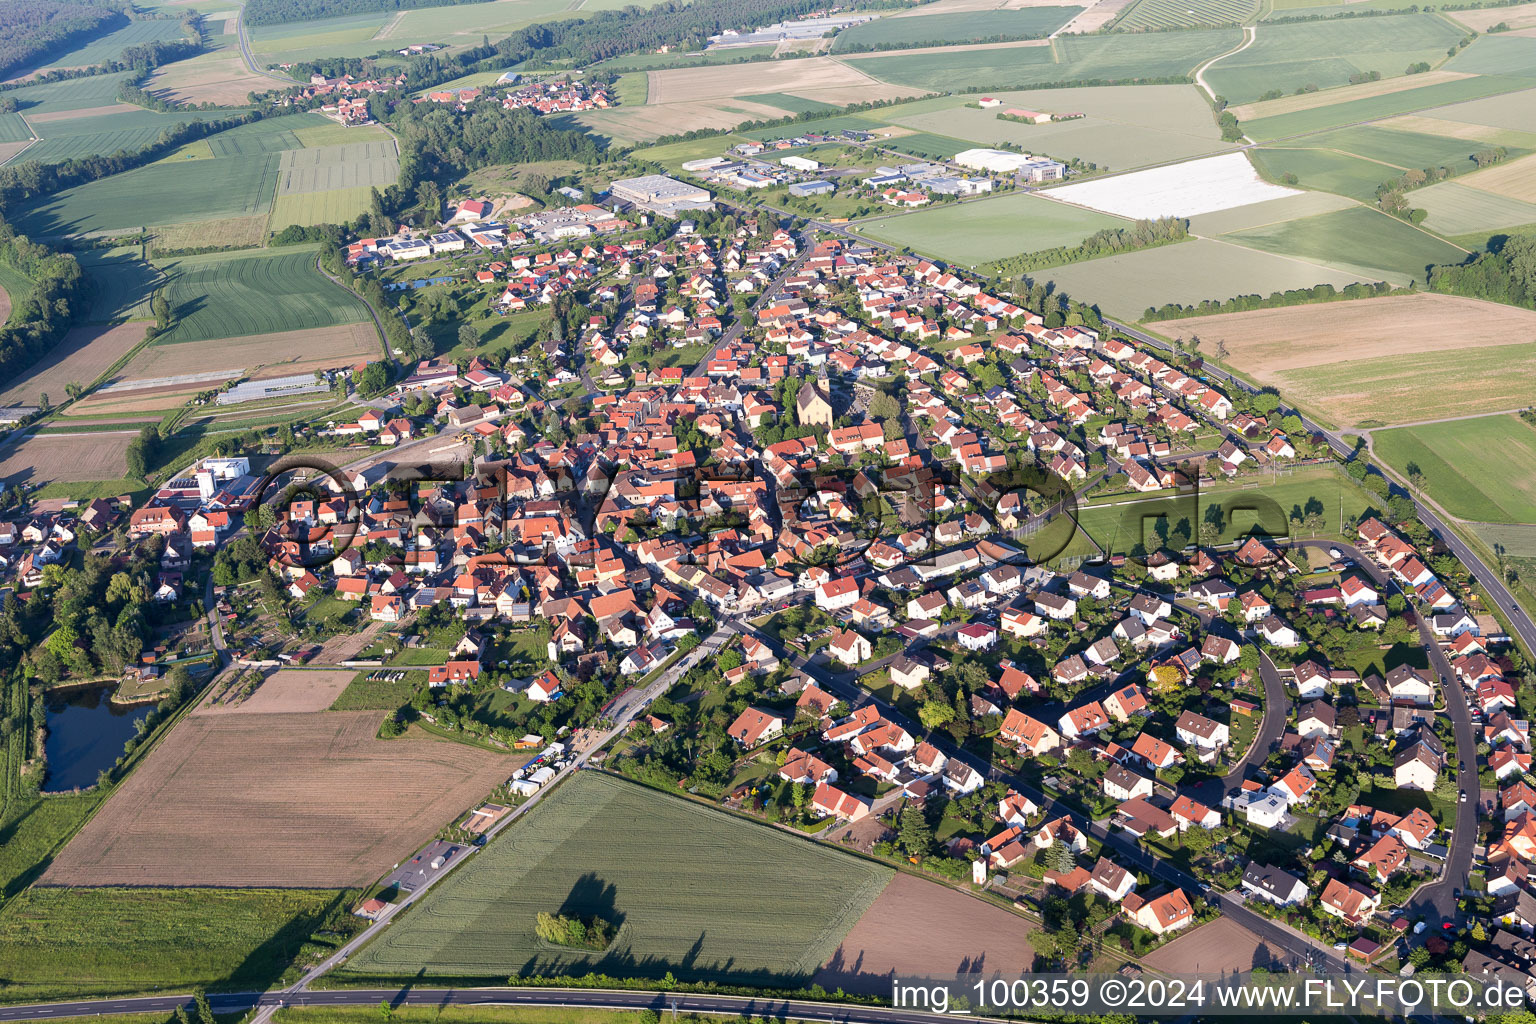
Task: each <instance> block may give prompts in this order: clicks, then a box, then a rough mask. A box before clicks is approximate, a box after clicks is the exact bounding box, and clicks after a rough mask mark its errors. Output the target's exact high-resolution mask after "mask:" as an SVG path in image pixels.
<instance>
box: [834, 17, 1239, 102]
mask: <svg viewBox="0 0 1536 1024" xmlns="http://www.w3.org/2000/svg"><path fill="white" fill-rule="evenodd" d="M1241 39H1242V33H1241V31H1240V30H1239V29H1235V28H1221V29H1191V30H1189V31H1186V32H1152V33H1147V34H1144V35H1123V34H1108V35H1084V36H1077V35H1067V36H1062V37H1060V38H1058V39H1057V40H1055V42H1054V44H1053V45H1052V46H1048V47H1047V46H1016V47H1003V48H998V49H987V50H959V51H949V52H945V51H942V50H938V51H935V52H933V53H932V54H907V55H903V56H900V57H879V56H875V57H851V56H850V58H849V62H850V66H851V67H853V68H856V69H857V70H859V71H863V72H865V73H866V74H870V75H873V76H875V77H876V78H879V79H881V80H883V81H887V82H892V83H894V84H896V85H910V86H915V87H918V88H924V89H934V90H939V91H946V90H953V89H956V88H961V87H964V86H980V87H988V88H1009V87H1012V88H1018V89H1027V88H1029V87H1030V86H1037V85H1045V84H1049V83H1054V82H1084V81H1091V80H1096V79H1097V80H1102V81H1106V82H1117V83H1129V82H1134V81H1136V80H1145V79H1149V78H1169V77H1177V76H1181V75H1189V74H1191V73H1192V72H1193V71H1194V69H1195V67H1196V66H1197V65H1199V64H1201V63H1202V62H1204V61H1207V60H1209V59H1210V58H1212V57H1215V56H1217V55H1218V54H1222V53H1225V52H1226V51H1228V50H1230V49H1232V48H1233V47H1234V46H1236V45H1237V44H1238V42H1239V41H1240V40H1241Z"/></svg>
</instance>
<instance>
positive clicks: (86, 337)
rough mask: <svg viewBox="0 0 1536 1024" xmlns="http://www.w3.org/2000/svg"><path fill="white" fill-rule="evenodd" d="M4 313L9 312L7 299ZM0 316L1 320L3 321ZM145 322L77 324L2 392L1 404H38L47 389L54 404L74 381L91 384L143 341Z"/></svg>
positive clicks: (61, 398) (0, 393)
mask: <svg viewBox="0 0 1536 1024" xmlns="http://www.w3.org/2000/svg"><path fill="white" fill-rule="evenodd" d="M5 305H6V307H7V308H6V310H5V312H7V313H8V312H10V310H9V306H10V303H9V302H6V304H5ZM4 319H5V318H4V317H3V316H0V322H3V321H4ZM148 326H149V325H148V324H147V323H145V322H142V321H141V322H139V323H126V324H119V325H118V326H117V327H76V328H74V329H72V330H71V331H70V332H69V333H68V334H66V335H65V336H64V340H63V341H62V342H60V343H59V344H58V345H56V346H54V349H53V351H52V352H49V353H48V355H47V356H45V357H44V358H43V361H42V362H41V363H39V364H38V365H37V366H35V367H33V368H32V369H31V371H30V372H28V373H27V375H26V376H25V377H23V378H22V379H21V380H18V381H17V382H16V383H14V384H12V385H11V386H10V387H8V388H6V389H5V390H4V391H3V392H0V405H23V404H27V405H30V404H35V403H36V402H37V396H38V394H39V393H41V392H44V391H46V392H47V393H48V397H49V398H50V399H52V400H53V401H54V402H55V403H58V402H62V401H64V388H65V387H66V386H67V385H68V384H70V383H71V382H77V383H80V384H89V383H91V381H93V380H95V379H96V378H97V377H99V376H101V375H102V374H103V373H105V372H106V370H107V369H108V367H110V366H111V365H112V364H113V363H115V362H117V361H118V360H119V359H121V358H122V357H123V356H124V355H126V354H127V353H128V352H129V350H131V349H132V348H133V346H135V345H137V344H138V343H139V342H141V341H143V340H144V331H145V329H146V328H147V327H148Z"/></svg>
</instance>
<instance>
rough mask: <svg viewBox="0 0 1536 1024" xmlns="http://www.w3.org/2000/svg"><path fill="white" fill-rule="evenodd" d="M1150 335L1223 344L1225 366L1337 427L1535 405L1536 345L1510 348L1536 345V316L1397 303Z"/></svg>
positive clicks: (1454, 303)
mask: <svg viewBox="0 0 1536 1024" xmlns="http://www.w3.org/2000/svg"><path fill="white" fill-rule="evenodd" d="M1155 329H1156V330H1157V331H1158V332H1159V333H1160V334H1164V335H1166V336H1168V337H1171V338H1179V337H1188V336H1190V335H1192V334H1198V335H1199V336H1200V337H1201V339H1203V341H1204V343H1205V344H1208V345H1211V346H1214V345H1215V344H1216V343H1217V342H1218V341H1220V342H1221V343H1223V344H1224V345H1225V346H1226V348H1227V351H1228V353H1229V354H1228V356H1227V359H1226V361H1227V363H1229V364H1230V365H1231V366H1233V367H1234V368H1236V369H1238V370H1241V371H1243V372H1245V373H1247V374H1248V375H1249V376H1250V377H1252V378H1253V379H1254V380H1256V381H1258V382H1259V383H1260V384H1273V385H1277V386H1279V387H1280V388H1281V390H1282V393H1284V394H1287V395H1291V396H1292V397H1293V398H1294V400H1295V401H1296V402H1297V404H1299V405H1300V406H1301V407H1302V408H1303V409H1309V410H1311V411H1313V412H1315V413H1317V414H1318V415H1319V416H1321V417H1323V418H1324V419H1325V420H1328V421H1330V422H1332V423H1334V424H1337V425H1340V426H1347V425H1351V424H1361V423H1376V424H1378V425H1379V424H1392V423H1405V422H1413V421H1419V420H1426V419H1435V418H1439V417H1444V416H1464V415H1469V414H1475V413H1479V412H1486V411H1488V410H1489V409H1514V408H1519V407H1521V406H1525V405H1530V404H1532V402H1533V401H1536V385H1533V383H1532V381H1533V379H1536V378H1533V377H1532V373H1533V372H1536V344H1533V343H1530V342H1526V343H1524V344H1508V343H1507V342H1506V341H1505V339H1511V338H1530V337H1532V336H1533V335H1536V313H1533V312H1531V311H1529V310H1522V309H1518V308H1516V307H1513V306H1505V305H1500V304H1497V303H1492V302H1480V301H1478V300H1476V299H1464V298H1459V297H1456V296H1450V295H1432V294H1420V295H1406V296H1393V297H1388V298H1380V299H1361V300H1358V301H1350V302H1330V303H1323V304H1319V305H1311V306H1293V307H1290V308H1287V309H1273V310H1254V311H1252V312H1247V313H1228V314H1222V315H1220V316H1209V317H1190V318H1187V319H1184V320H1165V321H1162V322H1161V323H1158V324H1156V325H1155ZM1340 339H1347V341H1343V342H1341V341H1340Z"/></svg>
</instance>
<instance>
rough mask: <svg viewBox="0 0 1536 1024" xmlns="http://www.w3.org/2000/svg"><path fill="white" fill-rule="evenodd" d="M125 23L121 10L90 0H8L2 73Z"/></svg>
mask: <svg viewBox="0 0 1536 1024" xmlns="http://www.w3.org/2000/svg"><path fill="white" fill-rule="evenodd" d="M126 24H128V19H127V18H126V17H124V16H123V14H121V13H120V12H118V11H115V10H112V9H110V8H104V7H96V6H93V5H91V4H87V3H54V2H51V0H6V2H5V3H3V4H0V76H3V77H9V76H10V74H11V73H12V72H13V71H18V70H22V69H24V68H27V67H30V66H32V65H36V64H40V63H42V62H43V61H44V60H45V59H46V58H47V57H49V56H50V55H52V54H55V53H59V52H61V51H63V50H67V49H68V48H69V47H71V46H73V45H74V44H76V43H79V42H81V41H83V40H84V39H86V38H87V37H89V36H92V35H95V34H96V33H98V32H105V31H109V30H113V29H119V28H122V27H123V26H124V25H126Z"/></svg>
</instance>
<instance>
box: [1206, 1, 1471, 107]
mask: <svg viewBox="0 0 1536 1024" xmlns="http://www.w3.org/2000/svg"><path fill="white" fill-rule="evenodd" d="M1465 34H1466V30H1465V29H1462V28H1459V27H1457V26H1454V25H1452V24H1450V23H1449V22H1448V21H1446V20H1444V19H1441V18H1439V17H1437V16H1435V15H1433V14H1404V15H1400V16H1386V17H1379V18H1344V19H1339V20H1335V21H1323V22H1299V23H1296V24H1284V25H1265V26H1264V30H1263V31H1262V32H1260V33H1258V38H1257V40H1256V41H1255V42H1254V43H1253V45H1252V46H1249V47H1248V48H1247V49H1246V50H1243V51H1242V52H1240V53H1234V54H1232V55H1231V56H1229V57H1224V58H1222V59H1221V60H1219V61H1217V62H1216V63H1215V64H1213V65H1212V66H1211V67H1210V68H1209V69H1208V70H1207V71H1206V72H1205V79H1206V81H1207V82H1209V83H1210V85H1211V88H1212V89H1214V90H1216V92H1217V93H1218V94H1219V95H1222V96H1225V97H1226V98H1227V99H1228V100H1230V101H1231V102H1233V103H1247V102H1249V101H1251V100H1256V99H1258V98H1259V97H1260V96H1262V95H1263V94H1265V93H1267V92H1269V91H1270V90H1271V89H1279V90H1280V91H1281V92H1284V93H1290V92H1294V91H1295V90H1297V89H1299V88H1302V87H1303V86H1307V85H1315V86H1317V87H1319V88H1327V87H1329V86H1334V85H1344V84H1346V83H1347V82H1348V81H1349V76H1350V75H1352V74H1355V73H1356V72H1367V71H1379V72H1380V73H1381V74H1382V76H1383V77H1391V76H1393V75H1401V74H1403V73H1404V71H1405V70H1406V69H1407V67H1408V65H1409V64H1412V63H1415V62H1417V61H1428V62H1430V63H1434V62H1436V61H1438V60H1442V59H1444V57H1445V51H1446V48H1447V47H1449V46H1451V45H1452V44H1453V43H1455V42H1456V41H1457V40H1459V39H1461V38H1462V37H1463V36H1464V35H1465Z"/></svg>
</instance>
